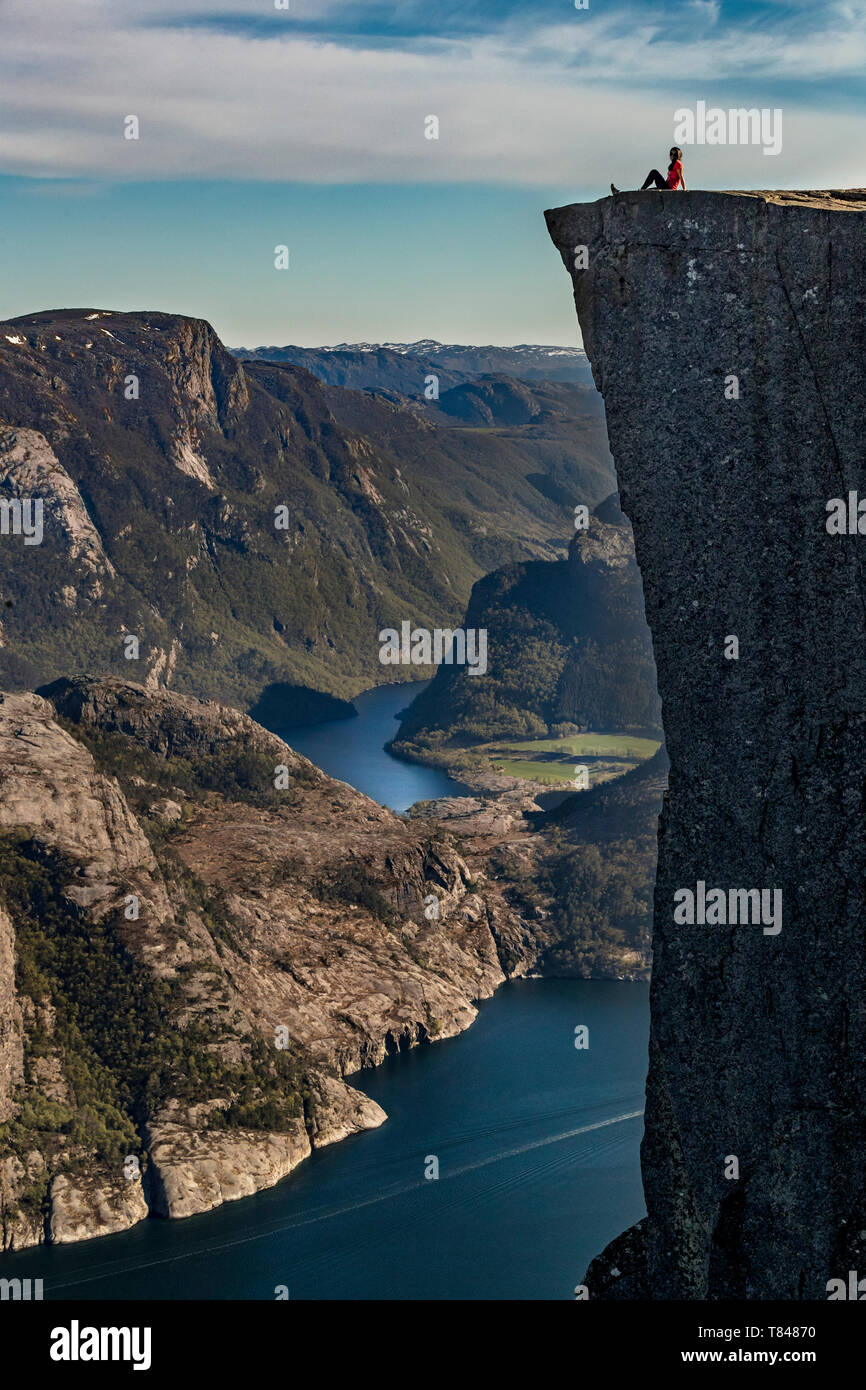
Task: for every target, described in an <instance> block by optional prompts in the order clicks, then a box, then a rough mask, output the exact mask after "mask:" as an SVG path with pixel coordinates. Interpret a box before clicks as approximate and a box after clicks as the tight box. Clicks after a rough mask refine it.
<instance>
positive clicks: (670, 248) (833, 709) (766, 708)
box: [546, 190, 866, 1299]
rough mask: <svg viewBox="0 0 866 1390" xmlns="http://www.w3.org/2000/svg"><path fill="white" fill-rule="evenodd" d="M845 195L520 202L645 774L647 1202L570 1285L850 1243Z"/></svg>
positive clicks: (855, 438)
mask: <svg viewBox="0 0 866 1390" xmlns="http://www.w3.org/2000/svg"><path fill="white" fill-rule="evenodd" d="M864 214H866V191H863V190H854V191H845V192H839V193H833V192H831V193H826V192H820V193H807V192H803V193H794V192H790V193H788V192H780V193H689V194H677V195H674V194H664V193H643V194H641V193H632V194H625V195H621V196H619V197H617V198H606V199H603V200H601V201H600V202H597V203H593V204H578V205H574V206H572V207H566V208H558V209H555V210H553V211H550V212H548V213H547V214H546V217H547V223H548V228H549V230H550V234H551V236H552V238H553V241H554V243H555V245H556V246H557V248H558V250H559V251H560V253H561V255H562V259H563V262H564V264H565V265H566V268H567V269H568V270H569V272H570V273H571V275H572V278H573V282H574V294H575V303H576V306H577V312H578V317H579V319H580V325H581V329H582V331H583V337H584V343H585V346H586V349H587V352H588V354H589V357H590V360H591V362H592V367H593V374H594V377H595V381H596V384H597V386H598V387H599V389H600V390H601V392H602V394H603V396H604V401H605V408H606V411H607V420H608V430H609V436H610V445H611V450H612V453H613V456H614V461H615V464H616V470H617V476H618V480H619V489H620V497H621V501H622V507H623V510H624V511H625V512H626V514H627V515H628V517H629V519H630V520H631V523H632V526H633V528H634V534H635V545H636V553H637V559H638V564H639V567H640V570H641V574H642V577H643V583H644V591H645V598H646V613H647V619H648V622H649V626H650V629H651V631H652V636H653V645H654V650H655V658H656V664H657V668H658V685H659V692H660V695H661V700H662V711H663V723H664V729H665V737H666V743H667V749H668V753H669V755H670V762H671V769H670V779H669V790H668V793H667V796H666V799H665V804H664V808H663V811H662V815H661V819H660V823H659V861H658V872H657V881H656V888H655V903H654V927H653V951H654V964H653V975H652V991H651V1007H652V1024H651V1039H650V1057H649V1075H648V1080H647V1107H646V1132H645V1137H644V1141H643V1146H642V1166H643V1178H644V1187H645V1192H646V1201H647V1210H648V1216H647V1219H646V1221H645V1222H642V1223H641V1224H640V1225H639V1226H638V1227H635V1228H633V1229H632V1230H631V1231H629V1232H627V1233H625V1235H624V1236H622V1237H620V1238H619V1240H617V1241H615V1242H614V1243H613V1245H612V1246H610V1247H608V1250H607V1251H606V1252H605V1254H604V1255H603V1256H600V1257H599V1258H598V1259H597V1260H596V1261H594V1262H593V1264H592V1265H591V1266H590V1270H589V1271H588V1274H587V1276H586V1283H587V1285H588V1288H589V1295H590V1297H591V1298H595V1297H608V1298H610V1297H632V1298H634V1297H638V1298H656V1299H658V1298H691V1299H694V1298H698V1299H726V1298H735V1297H744V1298H751V1299H770V1298H781V1299H816V1298H818V1299H824V1298H826V1297H827V1296H828V1281H830V1280H831V1279H842V1280H847V1275H848V1271H849V1270H852V1269H853V1270H856V1269H858V1268H862V1267H863V1265H864V1264H866V1192H864V1185H866V1171H864V1166H863V1162H862V1154H863V1141H864V1121H863V1117H864V1113H866V1104H864V1101H866V1071H864V1068H863V1065H862V1056H863V1050H864V1041H866V1037H864V1034H866V932H864V925H866V911H864V897H866V836H864V834H863V810H864V804H863V803H864V790H863V788H864V776H866V738H864V730H866V642H864V613H866V588H864V553H866V502H863V503H862V504H861V503H860V501H859V498H860V497H861V496H866V468H864V439H866V314H864V285H866V217H864Z"/></svg>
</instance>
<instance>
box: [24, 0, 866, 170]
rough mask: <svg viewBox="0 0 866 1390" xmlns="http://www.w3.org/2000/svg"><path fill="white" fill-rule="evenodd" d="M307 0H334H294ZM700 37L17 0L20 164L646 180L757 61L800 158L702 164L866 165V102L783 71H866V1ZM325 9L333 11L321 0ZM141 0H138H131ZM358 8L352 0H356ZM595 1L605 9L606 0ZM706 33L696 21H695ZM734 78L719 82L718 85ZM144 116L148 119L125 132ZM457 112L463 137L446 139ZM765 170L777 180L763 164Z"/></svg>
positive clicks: (574, 25) (636, 18) (627, 19)
mask: <svg viewBox="0 0 866 1390" xmlns="http://www.w3.org/2000/svg"><path fill="white" fill-rule="evenodd" d="M292 3H293V7H294V8H293V10H292V11H291V12H290V13H291V14H293V15H295V17H296V18H297V17H298V16H299V15H301V14H302V13H303V11H302V10H301V6H302V5H304V4H306V5H311V4H312V0H292ZM697 5H698V6H699V7H700V9H701V11H702V14H700V15H697V16H696V18H695V20H694V21H693V27H694V29H695V32H694V36H692V37H690V36H689V35H688V34H687V35H686V36H684V37H681V38H679V37H676V38H675V37H671V36H670V32H669V28H668V26H667V21H666V20H665V19H664V18H663V17H660V18H659V19H658V20H656V19H652V20H651V21H648V20H647V18H646V16H647V7H646V6H642V7H641V8H640V10H636V11H634V13H633V15H632V16H623V15H622V14H619V15H611V16H604V15H593V14H592V12H591V11H587V12H580V11H575V13H574V16H573V18H572V19H571V21H570V22H568V23H563V24H557V25H554V26H546V27H545V26H540V27H539V26H536V27H534V28H533V27H530V26H529V24H528V22H527V21H526V20H525V19H523V20H519V21H518V20H514V19H512V20H511V21H510V22H509V23H508V24H506V25H504V26H503V27H502V28H501V29H499V30H498V31H496V32H493V33H488V34H484V35H479V36H474V37H470V38H452V39H449V38H443V39H441V40H439V41H437V42H434V43H430V42H429V41H427V42H425V43H424V44H423V45H418V46H416V47H415V48H414V49H412V48H410V47H409V45H408V41H407V42H406V43H405V44H404V45H403V47H402V48H397V47H394V46H380V47H366V48H362V47H360V46H358V44H357V41H356V42H355V43H354V44H351V45H350V44H347V43H342V42H340V41H338V40H337V39H335V38H332V39H331V40H329V41H324V40H318V39H315V38H313V37H310V36H309V35H307V36H304V35H303V34H301V33H299V31H298V29H297V28H292V25H291V22H290V21H288V20H287V24H286V27H285V29H281V28H279V26H278V27H277V28H276V30H275V31H271V30H269V31H268V32H267V35H265V34H263V33H261V32H260V33H258V34H254V33H249V32H247V33H242V32H238V31H237V30H226V29H224V28H223V29H221V28H219V27H217V28H214V27H207V26H199V25H189V26H187V27H175V24H176V20H175V21H174V23H173V24H172V25H167V24H165V23H164V22H162V21H165V20H168V19H169V18H170V17H173V16H176V14H177V7H176V6H175V5H170V4H169V3H168V0H140V2H139V3H138V4H137V5H136V6H135V7H129V6H126V7H124V6H120V5H117V4H115V3H108V0H77V3H76V4H75V5H74V6H69V5H68V4H67V3H60V0H42V3H40V4H34V3H33V0H6V5H5V8H4V11H3V47H2V51H0V87H2V91H3V96H4V106H5V119H4V123H3V131H2V134H0V168H2V170H3V171H4V172H6V173H18V174H25V175H31V176H35V177H42V178H50V177H61V176H62V177H68V178H83V179H91V178H109V179H118V180H126V179H156V178H234V179H270V180H299V181H308V182H312V183H337V182H357V181H384V182H398V181H400V182H427V181H442V182H502V183H520V184H527V185H533V184H534V185H550V184H554V185H558V186H561V185H562V184H563V183H567V182H571V183H572V184H573V185H574V186H575V188H578V187H586V186H587V185H597V186H598V187H599V188H600V189H601V190H603V189H605V188H606V186H607V182H608V181H609V179H610V178H611V177H613V178H614V179H615V180H616V181H617V182H620V183H622V184H623V185H624V186H628V185H629V184H634V183H636V182H639V181H640V180H642V178H643V176H644V174H645V173H646V168H645V167H644V166H645V165H646V164H647V163H648V162H652V163H658V161H659V159H662V158H663V157H664V153H665V150H666V147H667V145H668V143H669V141H670V139H671V138H672V130H673V111H674V109H675V108H676V107H677V106H682V105H683V104H692V103H693V102H694V101H695V100H696V99H697V98H700V97H703V98H705V99H709V100H710V104H723V105H741V104H742V98H741V96H739V95H738V97H737V98H736V99H735V100H734V99H732V100H731V101H730V102H725V101H724V100H723V99H721V98H720V97H719V88H718V83H719V82H720V81H724V80H730V81H731V82H734V81H736V82H737V83H738V84H740V85H739V86H738V92H739V91H740V90H741V84H742V82H743V80H744V79H747V80H748V81H749V84H750V89H751V90H752V95H751V96H750V98H749V102H748V104H755V105H759V106H761V105H767V106H777V105H782V106H783V109H784V112H785V116H784V121H785V124H784V148H783V153H782V154H781V155H780V156H779V158H778V159H773V160H770V159H766V158H763V159H762V157H761V155H760V151H758V150H754V149H726V148H724V147H722V148H719V149H713V150H706V149H705V150H702V151H700V152H698V151H693V152H692V151H690V152H688V154H689V155H690V156H691V159H692V161H693V163H694V164H697V162H698V158H699V159H700V164H699V167H697V168H694V167H693V168H692V169H691V170H690V172H691V182H696V183H697V184H698V185H703V186H707V185H709V184H711V185H712V186H715V187H719V186H720V185H726V186H729V187H736V186H747V187H749V186H752V187H754V186H760V183H761V181H762V180H763V181H764V182H767V183H772V184H775V185H777V186H778V185H779V184H780V183H782V182H788V183H789V184H794V185H795V186H796V185H797V184H798V183H802V180H803V179H804V178H805V179H811V180H812V181H813V182H814V181H815V175H814V173H813V171H815V170H817V171H819V172H820V182H821V183H822V184H823V185H824V186H825V187H826V186H832V185H839V184H841V183H844V182H850V181H851V180H852V179H853V180H855V181H856V180H857V179H858V178H859V175H858V173H857V170H858V165H857V159H856V156H857V154H858V150H859V149H862V146H863V137H864V134H866V125H864V121H863V120H862V119H860V118H858V117H856V116H853V115H836V114H833V113H831V112H828V111H820V110H818V111H810V110H809V109H807V108H806V107H805V106H791V105H790V104H788V103H785V102H780V101H779V100H778V98H774V97H771V96H770V95H769V91H770V90H771V88H770V85H769V84H770V83H772V82H773V81H779V80H783V79H789V80H790V79H796V80H798V81H800V80H802V77H803V73H804V72H808V73H809V74H810V75H811V76H813V77H823V78H828V77H833V78H836V79H838V80H842V79H844V78H845V77H856V78H857V79H858V80H859V76H860V73H861V71H862V68H863V66H864V64H866V14H864V6H863V4H861V3H856V4H855V3H848V4H843V5H839V6H836V7H828V8H822V9H821V11H820V19H821V23H820V25H819V26H817V27H816V28H815V29H814V30H812V31H807V30H806V28H805V27H804V25H803V24H799V25H798V27H797V28H796V30H794V31H793V34H790V33H786V36H784V37H780V34H779V33H778V32H777V31H775V30H752V29H749V28H748V27H746V28H744V29H740V30H736V29H733V30H732V29H731V28H727V29H726V30H724V32H723V31H722V30H721V29H720V28H719V27H718V26H713V25H712V24H708V23H707V22H706V21H707V20H708V19H709V20H712V19H713V14H711V13H709V12H710V11H711V10H713V9H714V6H715V0H697ZM315 8H316V13H317V15H320V14H322V13H326V11H323V10H322V7H321V6H320V5H319V3H318V0H316V6H315ZM124 11H125V12H124ZM238 13H241V14H248V15H253V14H257V15H260V14H261V13H262V8H261V5H260V3H259V0H256V3H255V5H253V4H252V3H250V0H246V3H244V2H243V0H207V4H205V2H204V0H187V3H186V4H185V5H184V14H188V15H191V16H201V17H203V18H207V19H210V20H213V19H214V18H215V17H218V16H220V15H228V14H238ZM341 13H342V10H341ZM590 16H592V17H590ZM690 33H691V31H689V34H690ZM710 83H712V84H714V85H713V95H712V96H711V97H710V95H709V93H708V91H707V90H706V88H707V86H708V84H710ZM128 114H135V115H137V116H138V117H139V120H140V122H141V139H140V140H138V141H130V140H125V139H123V118H124V117H125V116H126V115H128ZM428 114H436V115H438V116H439V119H440V128H441V138H440V139H439V140H438V141H429V140H425V139H424V117H425V116H426V115H428ZM756 180H757V182H756Z"/></svg>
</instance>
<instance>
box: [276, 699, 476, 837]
mask: <svg viewBox="0 0 866 1390" xmlns="http://www.w3.org/2000/svg"><path fill="white" fill-rule="evenodd" d="M426 684H427V682H426V681H412V682H410V683H409V684H406V685H384V686H379V687H378V689H376V690H366V691H365V692H364V694H363V695H358V696H356V697H355V699H354V701H353V704H354V705H355V708H356V709H357V711H358V716H359V717H358V718H357V719H331V720H329V721H328V722H327V723H326V724H301V725H294V726H292V727H291V728H280V727H279V725H277V724H276V723H275V724H274V725H273V729H274V733H277V734H279V736H280V738H284V739H285V740H286V743H288V745H289V747H290V748H294V749H295V751H296V752H298V753H303V755H304V757H305V758H309V759H310V761H311V762H314V763H316V765H317V766H318V767H320V768H322V769H323V771H325V772H327V773H328V775H329V776H330V777H338V778H339V780H340V781H341V782H348V783H349V784H350V786H353V787H355V788H356V790H357V791H362V792H366V794H367V796H372V798H373V800H374V801H378V802H381V804H382V805H383V806H388V807H390V809H391V810H392V811H398V812H400V811H405V810H406V809H407V807H409V806H411V805H412V803H413V801H426V800H428V799H431V798H433V797H437V796H460V795H461V794H465V790H466V789H465V788H464V787H461V786H460V784H459V783H458V782H455V781H454V780H453V779H452V778H451V777H449V776H448V775H447V773H445V772H440V771H439V769H438V768H434V767H422V766H421V765H420V764H419V763H407V762H402V761H401V760H400V759H399V758H393V757H391V755H390V754H389V753H386V752H385V750H384V745H385V744H386V743H387V742H388V741H389V740H390V739H392V738H394V737H395V735H396V734H397V732H398V730H399V727H400V725H399V723H398V721H397V718H396V716H397V715H398V714H399V712H400V711H401V710H404V709H406V707H407V706H408V705H410V704H411V703H412V701H413V700H414V698H415V696H416V695H417V694H418V693H419V692H420V691H422V690H423V689H424V687H425V685H426Z"/></svg>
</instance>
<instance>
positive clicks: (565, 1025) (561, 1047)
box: [0, 980, 648, 1299]
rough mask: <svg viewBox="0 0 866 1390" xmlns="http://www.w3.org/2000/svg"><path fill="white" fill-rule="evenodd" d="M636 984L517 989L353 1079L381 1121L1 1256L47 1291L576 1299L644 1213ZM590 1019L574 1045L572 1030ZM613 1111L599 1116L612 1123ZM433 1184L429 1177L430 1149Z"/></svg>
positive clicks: (642, 1008) (643, 1008) (641, 1013)
mask: <svg viewBox="0 0 866 1390" xmlns="http://www.w3.org/2000/svg"><path fill="white" fill-rule="evenodd" d="M647 994H648V991H647V987H646V986H645V985H641V984H621V983H619V982H616V981H583V980H526V981H512V982H511V983H509V984H507V985H504V986H503V987H502V989H500V990H499V991H498V993H497V994H496V995H495V996H494V997H493V999H491V1000H489V1001H488V1002H486V1003H485V1004H483V1005H482V1006H481V1012H480V1014H479V1017H478V1020H477V1022H476V1023H475V1024H474V1025H473V1026H472V1028H470V1029H469V1031H468V1032H466V1033H464V1034H462V1035H461V1036H460V1037H459V1038H451V1039H448V1040H446V1041H445V1042H440V1043H436V1044H434V1045H433V1046H431V1047H425V1048H417V1049H415V1050H413V1051H412V1052H408V1053H401V1054H398V1055H397V1056H395V1057H392V1058H389V1059H388V1061H386V1062H385V1063H384V1064H383V1065H382V1066H381V1067H378V1068H377V1069H376V1070H375V1071H369V1072H365V1073H363V1074H362V1075H361V1077H353V1078H351V1080H352V1084H353V1085H360V1086H361V1088H362V1089H363V1090H364V1091H366V1093H367V1094H368V1095H370V1096H372V1097H373V1098H374V1099H375V1100H377V1101H378V1102H379V1104H380V1105H382V1106H383V1107H384V1108H385V1110H387V1112H388V1114H389V1117H390V1118H389V1119H388V1121H387V1122H386V1123H385V1124H384V1125H383V1126H382V1127H381V1128H380V1129H378V1130H373V1131H371V1132H368V1133H367V1134H362V1135H355V1136H353V1137H352V1138H351V1139H347V1140H345V1141H344V1142H343V1143H341V1144H337V1145H334V1146H333V1147H331V1148H328V1149H323V1150H321V1151H320V1152H318V1153H316V1154H314V1155H313V1156H312V1158H311V1159H309V1160H308V1161H307V1162H305V1163H303V1164H301V1166H300V1167H299V1168H297V1169H296V1170H295V1172H294V1173H293V1174H291V1176H290V1177H289V1178H287V1179H286V1180H285V1182H283V1183H281V1184H280V1186H279V1187H275V1188H271V1189H270V1190H269V1191H267V1192H262V1193H259V1194H258V1196H256V1197H248V1198H245V1199H244V1200H242V1201H240V1202H233V1203H230V1204H229V1205H227V1206H224V1207H220V1208H219V1209H218V1210H217V1211H214V1212H208V1213H206V1214H205V1215H203V1216H195V1217H191V1218H190V1219H188V1220H186V1221H172V1222H169V1221H155V1220H152V1221H144V1222H142V1223H141V1224H140V1225H139V1226H136V1227H134V1228H133V1229H132V1230H131V1231H127V1232H124V1233H122V1234H121V1235H117V1236H108V1237H106V1238H104V1239H102V1240H95V1241H87V1242H86V1243H85V1244H81V1245H73V1246H58V1247H57V1248H54V1249H51V1248H45V1249H41V1250H39V1251H34V1252H29V1251H22V1252H21V1254H20V1255H16V1256H12V1257H9V1258H6V1259H4V1260H3V1261H0V1266H2V1273H3V1275H5V1276H6V1277H9V1278H12V1277H14V1276H15V1275H18V1276H20V1277H21V1278H28V1277H30V1278H42V1279H43V1280H44V1281H45V1297H46V1298H52V1297H57V1298H87V1299H94V1298H120V1299H137V1298H167V1299H183V1298H230V1299H231V1298H244V1299H259V1298H262V1299H272V1298H274V1296H275V1294H274V1290H275V1288H276V1286H277V1285H280V1284H284V1285H286V1286H287V1287H288V1290H289V1295H290V1297H291V1298H294V1299H312V1298H321V1299H472V1298H479V1299H512V1298H514V1299H546V1298H569V1297H571V1296H572V1293H573V1289H574V1285H575V1284H576V1283H577V1282H578V1280H579V1279H580V1277H581V1275H582V1274H583V1272H584V1270H585V1268H586V1265H587V1263H588V1261H589V1260H590V1259H591V1258H592V1257H593V1255H596V1254H598V1253H599V1251H600V1250H601V1249H602V1248H603V1246H604V1245H605V1243H606V1242H607V1241H608V1240H610V1239H611V1238H612V1237H613V1236H615V1235H618V1234H619V1233H620V1232H621V1231H623V1230H624V1229H625V1228H626V1226H628V1225H630V1224H631V1223H632V1222H633V1221H637V1220H639V1219H640V1217H641V1216H642V1215H643V1212H644V1207H643V1196H642V1192H641V1186H640V1176H639V1171H638V1144H639V1141H640V1136H641V1130H642V1124H643V1122H642V1120H641V1119H640V1118H639V1117H635V1118H631V1119H623V1118H621V1117H622V1116H625V1115H630V1114H632V1112H634V1111H639V1110H641V1109H642V1108H643V1081H644V1071H645V1055H646V1036H647V1027H648V1009H647ZM581 1023H582V1024H586V1025H588V1027H589V1044H590V1045H589V1048H588V1050H586V1051H577V1050H576V1049H575V1047H574V1029H575V1027H576V1025H577V1024H581ZM608 1120H613V1123H611V1124H607V1123H605V1121H608ZM431 1156H435V1157H437V1158H438V1160H439V1178H438V1180H435V1179H430V1180H428V1179H425V1177H424V1169H425V1162H426V1160H427V1159H428V1158H429V1157H431Z"/></svg>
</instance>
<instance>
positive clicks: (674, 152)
mask: <svg viewBox="0 0 866 1390" xmlns="http://www.w3.org/2000/svg"><path fill="white" fill-rule="evenodd" d="M682 157H683V152H682V150H681V149H680V148H679V147H678V146H677V145H671V162H670V167H671V169H673V167H674V165H675V164H676V162H677V160H678V159H682Z"/></svg>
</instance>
